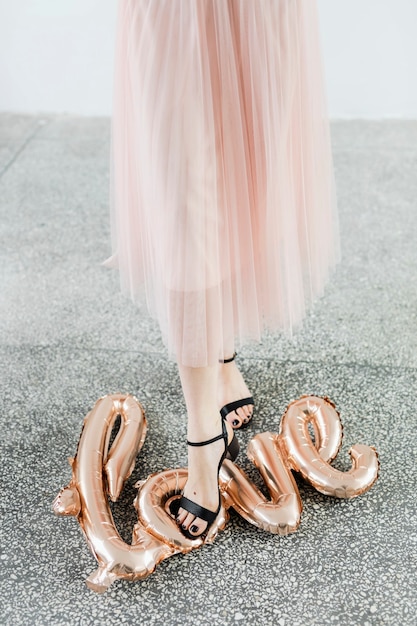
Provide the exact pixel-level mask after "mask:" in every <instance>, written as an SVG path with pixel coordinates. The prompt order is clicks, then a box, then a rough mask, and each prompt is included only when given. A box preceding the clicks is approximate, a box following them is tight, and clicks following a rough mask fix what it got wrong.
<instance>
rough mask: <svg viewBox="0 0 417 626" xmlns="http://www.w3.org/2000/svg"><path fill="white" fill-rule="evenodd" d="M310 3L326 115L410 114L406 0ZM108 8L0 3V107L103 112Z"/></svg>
mask: <svg viewBox="0 0 417 626" xmlns="http://www.w3.org/2000/svg"><path fill="white" fill-rule="evenodd" d="M138 1H139V0H138ZM155 1H157V0H155ZM170 1H171V2H175V1H176V0H170ZM197 1H203V0H197ZM224 1H226V0H224ZM252 1H253V2H257V1H258V0H252ZM271 1H272V0H271ZM303 1H304V2H310V1H312V0H303ZM318 3H319V12H320V25H321V37H322V48H323V54H324V62H325V73H326V84H327V92H328V103H329V114H330V116H331V117H332V118H346V117H366V118H382V117H416V118H417V80H416V78H417V71H416V69H415V68H416V66H417V36H416V30H417V2H416V0H318ZM116 5H117V0H0V111H21V112H38V111H41V112H54V111H55V112H68V113H77V114H81V115H109V114H110V113H111V98H112V80H113V48H114V29H115V14H116Z"/></svg>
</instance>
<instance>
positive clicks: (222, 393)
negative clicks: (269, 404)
mask: <svg viewBox="0 0 417 626" xmlns="http://www.w3.org/2000/svg"><path fill="white" fill-rule="evenodd" d="M218 390H219V391H218V404H219V409H221V408H222V407H223V406H224V405H225V404H229V403H230V402H234V401H235V400H242V399H243V398H248V397H250V395H251V394H250V391H249V389H248V388H247V386H246V383H245V381H244V380H243V376H242V374H241V373H240V372H239V369H238V367H237V365H236V362H235V361H231V362H230V363H221V364H220V365H219V382H218ZM252 414H253V404H246V405H245V406H243V407H240V408H238V409H236V410H235V411H232V412H231V413H229V414H228V415H227V417H226V420H227V421H228V422H229V424H231V425H232V427H233V428H240V427H241V426H242V424H247V423H248V422H249V421H250V419H251V417H252Z"/></svg>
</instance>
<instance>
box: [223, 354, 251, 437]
mask: <svg viewBox="0 0 417 626" xmlns="http://www.w3.org/2000/svg"><path fill="white" fill-rule="evenodd" d="M236 356H237V353H236V352H235V353H234V354H233V356H232V357H231V358H230V359H224V360H219V363H231V362H232V361H234V360H235V358H236ZM247 404H252V405H253V406H255V401H254V399H253V397H252V396H249V398H242V399H241V400H235V401H234V402H229V403H228V404H225V405H224V406H223V407H222V408H221V409H220V415H221V416H222V418H223V419H226V417H227V416H228V415H229V413H232V411H236V409H240V408H241V407H243V406H246V405H247ZM252 417H253V410H252V415H251V416H250V417H249V418H248V421H247V422H246V423H245V422H242V424H241V425H240V426H234V425H233V423H230V422H229V423H230V425H231V427H232V428H234V429H235V430H239V429H243V428H247V427H248V426H249V424H250V423H251V421H252ZM228 421H229V420H228Z"/></svg>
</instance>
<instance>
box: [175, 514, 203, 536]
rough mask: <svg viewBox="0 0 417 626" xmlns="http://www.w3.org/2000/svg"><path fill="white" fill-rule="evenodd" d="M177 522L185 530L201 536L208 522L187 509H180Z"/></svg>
mask: <svg viewBox="0 0 417 626" xmlns="http://www.w3.org/2000/svg"><path fill="white" fill-rule="evenodd" d="M176 519H177V524H178V526H181V528H182V529H183V530H188V532H189V533H190V534H191V535H195V536H196V537H199V536H200V535H201V534H202V533H203V532H204V531H205V529H206V527H207V522H204V520H200V519H199V518H198V517H195V516H194V515H192V513H188V511H186V510H185V509H182V508H181V509H179V511H178V515H177V518H176Z"/></svg>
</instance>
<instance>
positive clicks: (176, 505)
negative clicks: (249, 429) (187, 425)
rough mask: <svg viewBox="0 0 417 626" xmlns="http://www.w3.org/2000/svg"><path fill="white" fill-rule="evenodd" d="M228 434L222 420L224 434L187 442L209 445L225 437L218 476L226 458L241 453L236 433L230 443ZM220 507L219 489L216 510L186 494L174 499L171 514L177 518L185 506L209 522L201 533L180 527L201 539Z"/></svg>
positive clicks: (233, 458) (186, 534) (233, 457)
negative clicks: (200, 503)
mask: <svg viewBox="0 0 417 626" xmlns="http://www.w3.org/2000/svg"><path fill="white" fill-rule="evenodd" d="M228 436H229V435H228V432H227V428H226V424H225V423H224V421H223V420H222V434H221V435H218V436H217V437H213V439H208V440H207V441H201V442H197V443H195V442H192V441H187V444H188V445H189V446H196V447H197V446H208V445H209V444H210V443H214V442H215V441H219V440H220V439H223V441H224V452H223V454H222V456H221V459H220V462H219V466H218V468H217V476H218V475H219V472H220V467H221V465H222V463H223V461H224V459H229V460H231V461H234V460H235V459H236V457H237V455H238V454H239V442H238V440H237V438H236V435H235V434H233V439H232V441H231V442H230V443H229V444H228V443H227V440H228ZM220 507H221V496H220V491H219V506H218V507H217V510H216V511H210V509H206V508H205V507H204V506H201V505H199V504H196V503H195V502H193V501H192V500H190V499H189V498H186V497H185V496H181V498H179V499H177V500H174V501H173V502H172V504H171V506H170V511H171V514H172V515H173V516H174V517H175V518H177V516H178V511H179V509H180V508H183V509H185V510H186V511H188V513H191V515H195V517H199V518H200V519H202V520H204V521H205V522H207V526H206V528H205V529H204V531H203V532H202V533H200V534H199V535H193V534H192V533H190V531H189V530H187V529H184V528H182V527H180V529H181V532H182V533H183V535H185V537H187V538H188V539H199V538H200V537H203V536H204V535H205V534H206V533H207V531H208V530H209V528H210V526H211V525H212V523H213V522H214V520H215V519H216V517H217V516H218V514H219V511H220Z"/></svg>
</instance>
